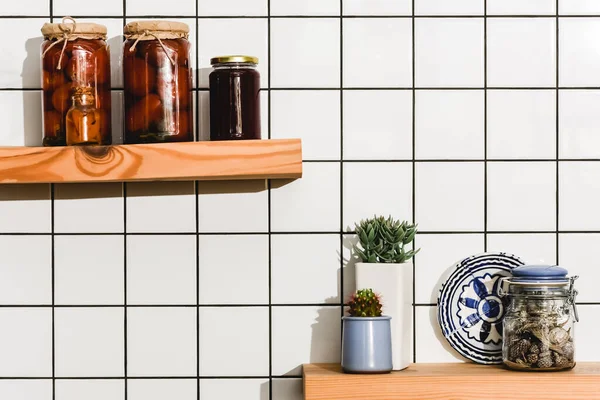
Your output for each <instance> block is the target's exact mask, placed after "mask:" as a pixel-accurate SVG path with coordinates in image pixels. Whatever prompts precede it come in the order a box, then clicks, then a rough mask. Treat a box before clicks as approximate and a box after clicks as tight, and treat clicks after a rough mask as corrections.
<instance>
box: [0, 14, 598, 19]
mask: <svg viewBox="0 0 600 400" xmlns="http://www.w3.org/2000/svg"><path fill="white" fill-rule="evenodd" d="M72 17H73V18H76V19H78V18H81V19H93V18H97V19H121V18H123V17H124V15H119V14H114V15H108V14H104V15H86V14H81V15H72ZM127 17H128V18H130V19H142V18H144V19H146V18H160V19H169V18H171V19H186V18H187V19H196V18H197V19H269V18H271V19H336V18H341V19H483V18H485V17H486V16H485V15H483V14H457V15H432V14H429V15H427V14H419V15H414V14H410V15H408V14H406V15H403V14H401V15H398V14H392V15H356V14H352V15H341V16H340V15H337V14H331V15H198V14H196V15H193V14H179V15H162V14H130V15H128V16H127ZM557 17H558V18H565V19H569V18H600V14H498V15H487V18H497V19H503V18H510V19H515V18H521V19H531V18H546V19H550V18H557ZM34 18H48V15H41V14H31V15H14V14H13V15H1V16H0V19H34Z"/></svg>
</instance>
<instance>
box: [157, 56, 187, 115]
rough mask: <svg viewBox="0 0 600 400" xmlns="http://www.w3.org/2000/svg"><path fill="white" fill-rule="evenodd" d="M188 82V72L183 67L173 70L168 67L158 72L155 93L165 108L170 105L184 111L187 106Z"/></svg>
mask: <svg viewBox="0 0 600 400" xmlns="http://www.w3.org/2000/svg"><path fill="white" fill-rule="evenodd" d="M174 71H176V72H174ZM190 80H191V79H190V70H189V69H187V68H184V67H177V69H174V68H171V66H170V65H169V66H167V67H164V68H160V69H159V70H158V74H157V88H156V91H157V92H158V95H159V96H160V98H161V100H162V102H163V103H164V104H165V107H169V106H167V104H172V105H173V107H174V108H177V109H180V110H185V109H186V108H187V107H188V106H189V104H190V97H191V85H190V83H191V82H190Z"/></svg>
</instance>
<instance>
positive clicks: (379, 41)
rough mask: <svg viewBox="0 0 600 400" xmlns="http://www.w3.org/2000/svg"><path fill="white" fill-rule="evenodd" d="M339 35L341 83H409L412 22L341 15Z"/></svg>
mask: <svg viewBox="0 0 600 400" xmlns="http://www.w3.org/2000/svg"><path fill="white" fill-rule="evenodd" d="M343 35H344V48H343V53H344V71H343V72H344V79H343V80H344V87H378V88H384V87H410V86H411V85H412V22H411V20H410V19H409V18H383V19H382V18H350V19H345V20H344V22H343ZM390 49H394V50H393V51H390ZM374 67H375V70H373V68H374ZM368 71H371V72H368Z"/></svg>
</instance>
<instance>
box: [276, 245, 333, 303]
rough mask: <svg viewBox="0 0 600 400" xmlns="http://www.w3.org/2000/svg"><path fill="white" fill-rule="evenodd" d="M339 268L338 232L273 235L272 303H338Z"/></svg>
mask: <svg viewBox="0 0 600 400" xmlns="http://www.w3.org/2000/svg"><path fill="white" fill-rule="evenodd" d="M307 249H310V251H308V252H307ZM292 254H303V257H290V255H292ZM340 267H341V265H340V236H339V235H273V236H272V238H271V277H272V282H271V295H272V298H271V301H272V303H274V304H278V303H279V304H302V303H309V304H321V303H339V301H340V286H341V285H340Z"/></svg>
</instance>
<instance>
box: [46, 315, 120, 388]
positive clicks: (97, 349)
mask: <svg viewBox="0 0 600 400" xmlns="http://www.w3.org/2000/svg"><path fill="white" fill-rule="evenodd" d="M123 312H124V311H123V309H122V308H120V307H119V308H112V307H111V308H57V309H56V310H55V311H54V332H55V333H54V334H55V335H56V337H55V341H54V343H55V354H56V355H55V359H56V361H55V365H56V376H68V377H77V376H90V377H105V376H123V374H124V367H123V365H124V357H125V354H124V348H125V344H124V340H123V332H124V326H123V321H124V315H123ZM92 344H93V345H92Z"/></svg>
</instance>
